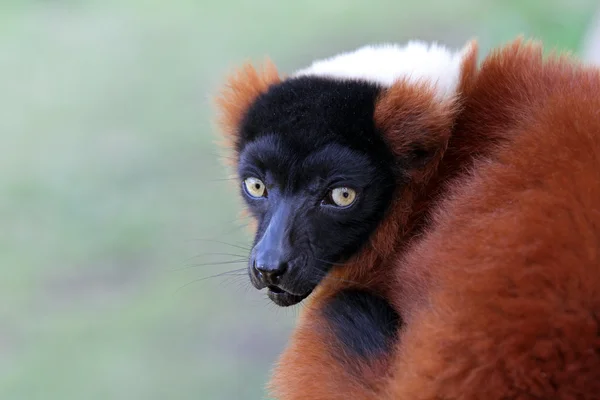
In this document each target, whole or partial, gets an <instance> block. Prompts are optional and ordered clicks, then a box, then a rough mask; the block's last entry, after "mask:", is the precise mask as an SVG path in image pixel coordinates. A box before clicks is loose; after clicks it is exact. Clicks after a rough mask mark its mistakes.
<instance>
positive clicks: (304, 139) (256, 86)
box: [218, 42, 475, 306]
mask: <svg viewBox="0 0 600 400" xmlns="http://www.w3.org/2000/svg"><path fill="white" fill-rule="evenodd" d="M467 58H468V60H469V63H470V64H469V63H466V62H464V61H465V60H466V59H467ZM474 62H475V48H474V47H473V48H471V47H469V46H467V47H465V49H463V51H461V52H457V53H453V52H450V51H448V50H447V49H445V48H443V47H440V46H436V45H427V44H424V43H420V42H412V43H409V44H408V45H406V46H404V47H401V46H395V45H382V46H375V47H373V46H367V47H364V48H361V49H358V50H356V51H354V52H350V53H344V54H341V55H338V56H335V57H332V58H330V59H326V60H321V61H317V62H315V63H313V64H312V65H311V66H310V67H308V68H306V69H303V70H301V71H299V72H297V73H296V74H294V75H292V76H291V77H288V78H286V79H281V78H280V77H279V75H278V74H277V72H276V70H275V69H274V67H272V66H271V68H270V69H269V68H266V69H265V70H264V71H263V72H262V73H259V72H257V71H256V70H255V69H254V68H253V67H251V66H245V67H244V68H243V69H242V70H241V71H239V72H238V74H236V75H233V76H232V77H231V78H230V79H229V82H228V85H227V86H226V87H225V89H224V91H223V94H222V96H221V97H220V98H218V104H219V106H220V108H221V111H222V114H223V117H222V120H221V126H222V128H224V133H225V138H226V139H227V140H228V142H229V143H228V145H229V147H230V148H232V150H233V151H234V152H235V160H236V165H235V167H236V172H237V175H238V178H239V185H240V192H241V195H242V197H243V198H244V200H245V202H246V204H247V207H248V209H249V211H250V212H251V214H252V215H253V216H254V218H255V220H256V222H257V224H256V225H257V230H256V233H255V238H254V245H253V248H252V251H251V252H250V255H249V261H248V272H249V275H250V280H251V282H252V284H253V285H254V286H255V287H256V288H257V289H259V290H260V289H265V288H266V289H267V290H268V295H269V297H270V299H271V300H273V302H275V303H276V304H277V305H280V306H290V305H293V304H296V303H298V302H300V301H302V300H303V299H304V298H306V297H307V296H308V295H309V294H310V293H311V292H312V291H313V289H314V288H315V287H316V286H317V285H318V284H319V282H320V281H321V280H322V279H323V277H324V276H325V275H326V274H327V273H328V271H330V269H331V268H332V267H333V266H337V265H339V264H343V263H344V262H345V261H346V260H348V259H349V258H350V257H352V256H353V255H356V254H358V253H359V252H360V251H361V249H362V248H363V247H364V246H365V244H366V243H367V242H368V241H369V240H370V238H371V237H372V236H373V232H374V231H375V230H376V229H377V227H378V225H379V224H380V222H381V221H382V220H383V219H384V218H385V214H386V211H387V210H388V209H389V208H390V205H391V203H392V202H393V201H394V199H395V193H398V192H399V189H400V191H401V189H403V188H404V187H406V186H407V185H411V187H412V185H415V184H420V183H422V182H425V180H426V177H427V176H429V174H430V172H431V171H432V170H433V169H434V168H435V166H436V165H437V163H438V161H439V159H440V158H441V155H442V154H443V151H444V149H445V148H446V145H447V143H448V139H449V135H450V128H451V125H452V121H453V118H454V116H455V111H456V110H457V107H456V101H455V100H456V92H457V90H458V89H457V88H458V86H459V81H460V80H461V79H462V78H461V71H462V70H463V68H464V67H465V65H467V64H468V65H469V66H471V64H473V63H474ZM403 207H404V205H403ZM405 208H406V209H407V210H410V204H408V203H407V204H406V207H405ZM340 268H344V266H340Z"/></svg>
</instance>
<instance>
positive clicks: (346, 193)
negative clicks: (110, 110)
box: [342, 192, 350, 198]
mask: <svg viewBox="0 0 600 400" xmlns="http://www.w3.org/2000/svg"><path fill="white" fill-rule="evenodd" d="M342 196H344V197H345V198H348V196H350V194H349V193H348V192H344V194H343V195H342Z"/></svg>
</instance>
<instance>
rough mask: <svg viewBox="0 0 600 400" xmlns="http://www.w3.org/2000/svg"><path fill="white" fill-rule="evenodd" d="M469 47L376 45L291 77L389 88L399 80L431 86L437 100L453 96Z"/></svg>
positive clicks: (324, 62)
mask: <svg viewBox="0 0 600 400" xmlns="http://www.w3.org/2000/svg"><path fill="white" fill-rule="evenodd" d="M468 50H469V46H467V47H466V48H464V49H462V50H460V51H456V52H453V51H451V50H449V49H448V48H446V47H444V46H441V45H438V44H436V43H431V44H427V43H425V42H421V41H410V42H408V43H407V44H406V45H404V46H400V45H397V44H380V45H371V46H364V47H361V48H359V49H357V50H354V51H351V52H347V53H342V54H338V55H336V56H333V57H330V58H326V59H324V60H317V61H315V62H313V64H312V65H311V66H309V67H308V68H305V69H302V70H300V71H297V72H296V73H295V74H294V75H293V76H320V77H329V78H333V79H352V80H362V81H367V82H373V83H377V84H380V85H382V86H384V87H389V86H392V85H393V84H394V82H396V81H398V80H400V79H406V80H407V81H408V82H409V83H418V82H428V83H430V84H433V85H435V88H436V94H437V96H438V97H439V98H440V99H447V98H449V97H452V96H454V94H455V93H456V90H457V86H458V83H459V81H460V73H461V65H462V61H463V58H464V57H465V55H466V54H467V53H468Z"/></svg>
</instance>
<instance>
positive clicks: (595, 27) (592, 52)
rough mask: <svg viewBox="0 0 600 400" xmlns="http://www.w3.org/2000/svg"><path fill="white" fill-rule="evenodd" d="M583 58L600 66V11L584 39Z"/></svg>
mask: <svg viewBox="0 0 600 400" xmlns="http://www.w3.org/2000/svg"><path fill="white" fill-rule="evenodd" d="M582 58H583V60H584V61H585V62H589V63H593V64H600V10H598V11H597V12H596V15H595V16H594V18H593V19H592V22H591V24H590V26H589V28H588V32H587V34H586V35H585V37H584V39H583V49H582Z"/></svg>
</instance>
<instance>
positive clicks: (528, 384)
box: [388, 42, 600, 400]
mask: <svg viewBox="0 0 600 400" xmlns="http://www.w3.org/2000/svg"><path fill="white" fill-rule="evenodd" d="M598 93H600V74H599V72H598V70H597V69H591V68H584V67H582V66H580V65H578V63H577V62H576V61H574V60H572V59H570V58H567V57H556V56H552V57H550V59H548V60H546V61H544V60H543V58H542V50H541V47H540V46H539V45H537V44H532V43H528V44H522V43H520V42H516V43H514V44H511V45H509V46H507V47H505V48H503V49H501V50H499V51H496V52H494V53H493V54H492V55H490V56H489V57H488V58H487V60H486V61H485V63H484V65H483V66H482V69H481V73H480V75H479V81H478V84H477V85H476V89H475V90H474V91H473V93H472V94H471V100H470V101H469V102H468V104H467V107H466V109H465V113H464V115H465V118H464V119H463V120H461V121H459V125H458V126H457V129H459V130H460V131H462V132H463V133H465V134H466V133H469V132H477V133H478V134H479V135H487V134H489V133H492V132H496V131H499V130H500V131H505V132H509V133H510V136H512V137H513V139H512V140H511V141H510V143H509V144H508V145H507V146H505V147H504V148H503V149H502V150H501V151H500V152H499V153H498V154H497V156H496V157H494V158H493V159H491V160H489V161H487V162H481V163H477V165H476V168H473V172H472V173H471V174H470V175H469V176H468V177H466V178H464V179H463V180H462V181H461V182H460V184H459V183H457V184H456V185H454V188H453V191H452V192H453V193H452V195H451V196H449V198H448V199H447V200H446V201H444V203H443V205H442V206H441V207H440V209H439V210H438V211H437V213H436V216H435V222H434V224H433V228H431V229H430V230H429V232H428V233H427V234H426V235H425V236H424V239H423V240H422V241H420V242H419V243H418V244H417V245H416V246H415V247H414V248H412V249H411V251H409V252H408V253H407V254H406V258H404V259H402V260H400V262H399V263H398V267H397V268H396V271H397V281H396V285H397V287H405V286H406V285H407V281H408V282H411V281H412V282H415V281H416V282H420V284H418V285H416V286H414V291H416V292H421V293H426V294H425V297H426V298H427V306H423V305H418V304H415V303H414V300H413V297H415V296H413V294H408V295H404V296H400V297H398V296H396V297H394V304H395V308H396V309H397V310H407V309H408V310H412V311H411V312H409V313H406V312H405V313H404V315H405V316H406V317H407V320H408V321H407V323H406V324H405V328H404V330H403V332H402V334H401V337H400V339H399V342H398V351H397V353H396V360H395V362H394V368H395V376H394V378H393V379H392V380H391V382H392V384H391V388H390V392H389V393H388V398H390V399H467V400H468V399H489V400H493V399H598V398H600V258H599V249H600V212H599V206H600V98H599V97H598ZM423 276H429V278H428V279H427V280H423V279H422V277H423ZM423 283H424V284H423ZM416 297H422V295H421V296H416Z"/></svg>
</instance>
